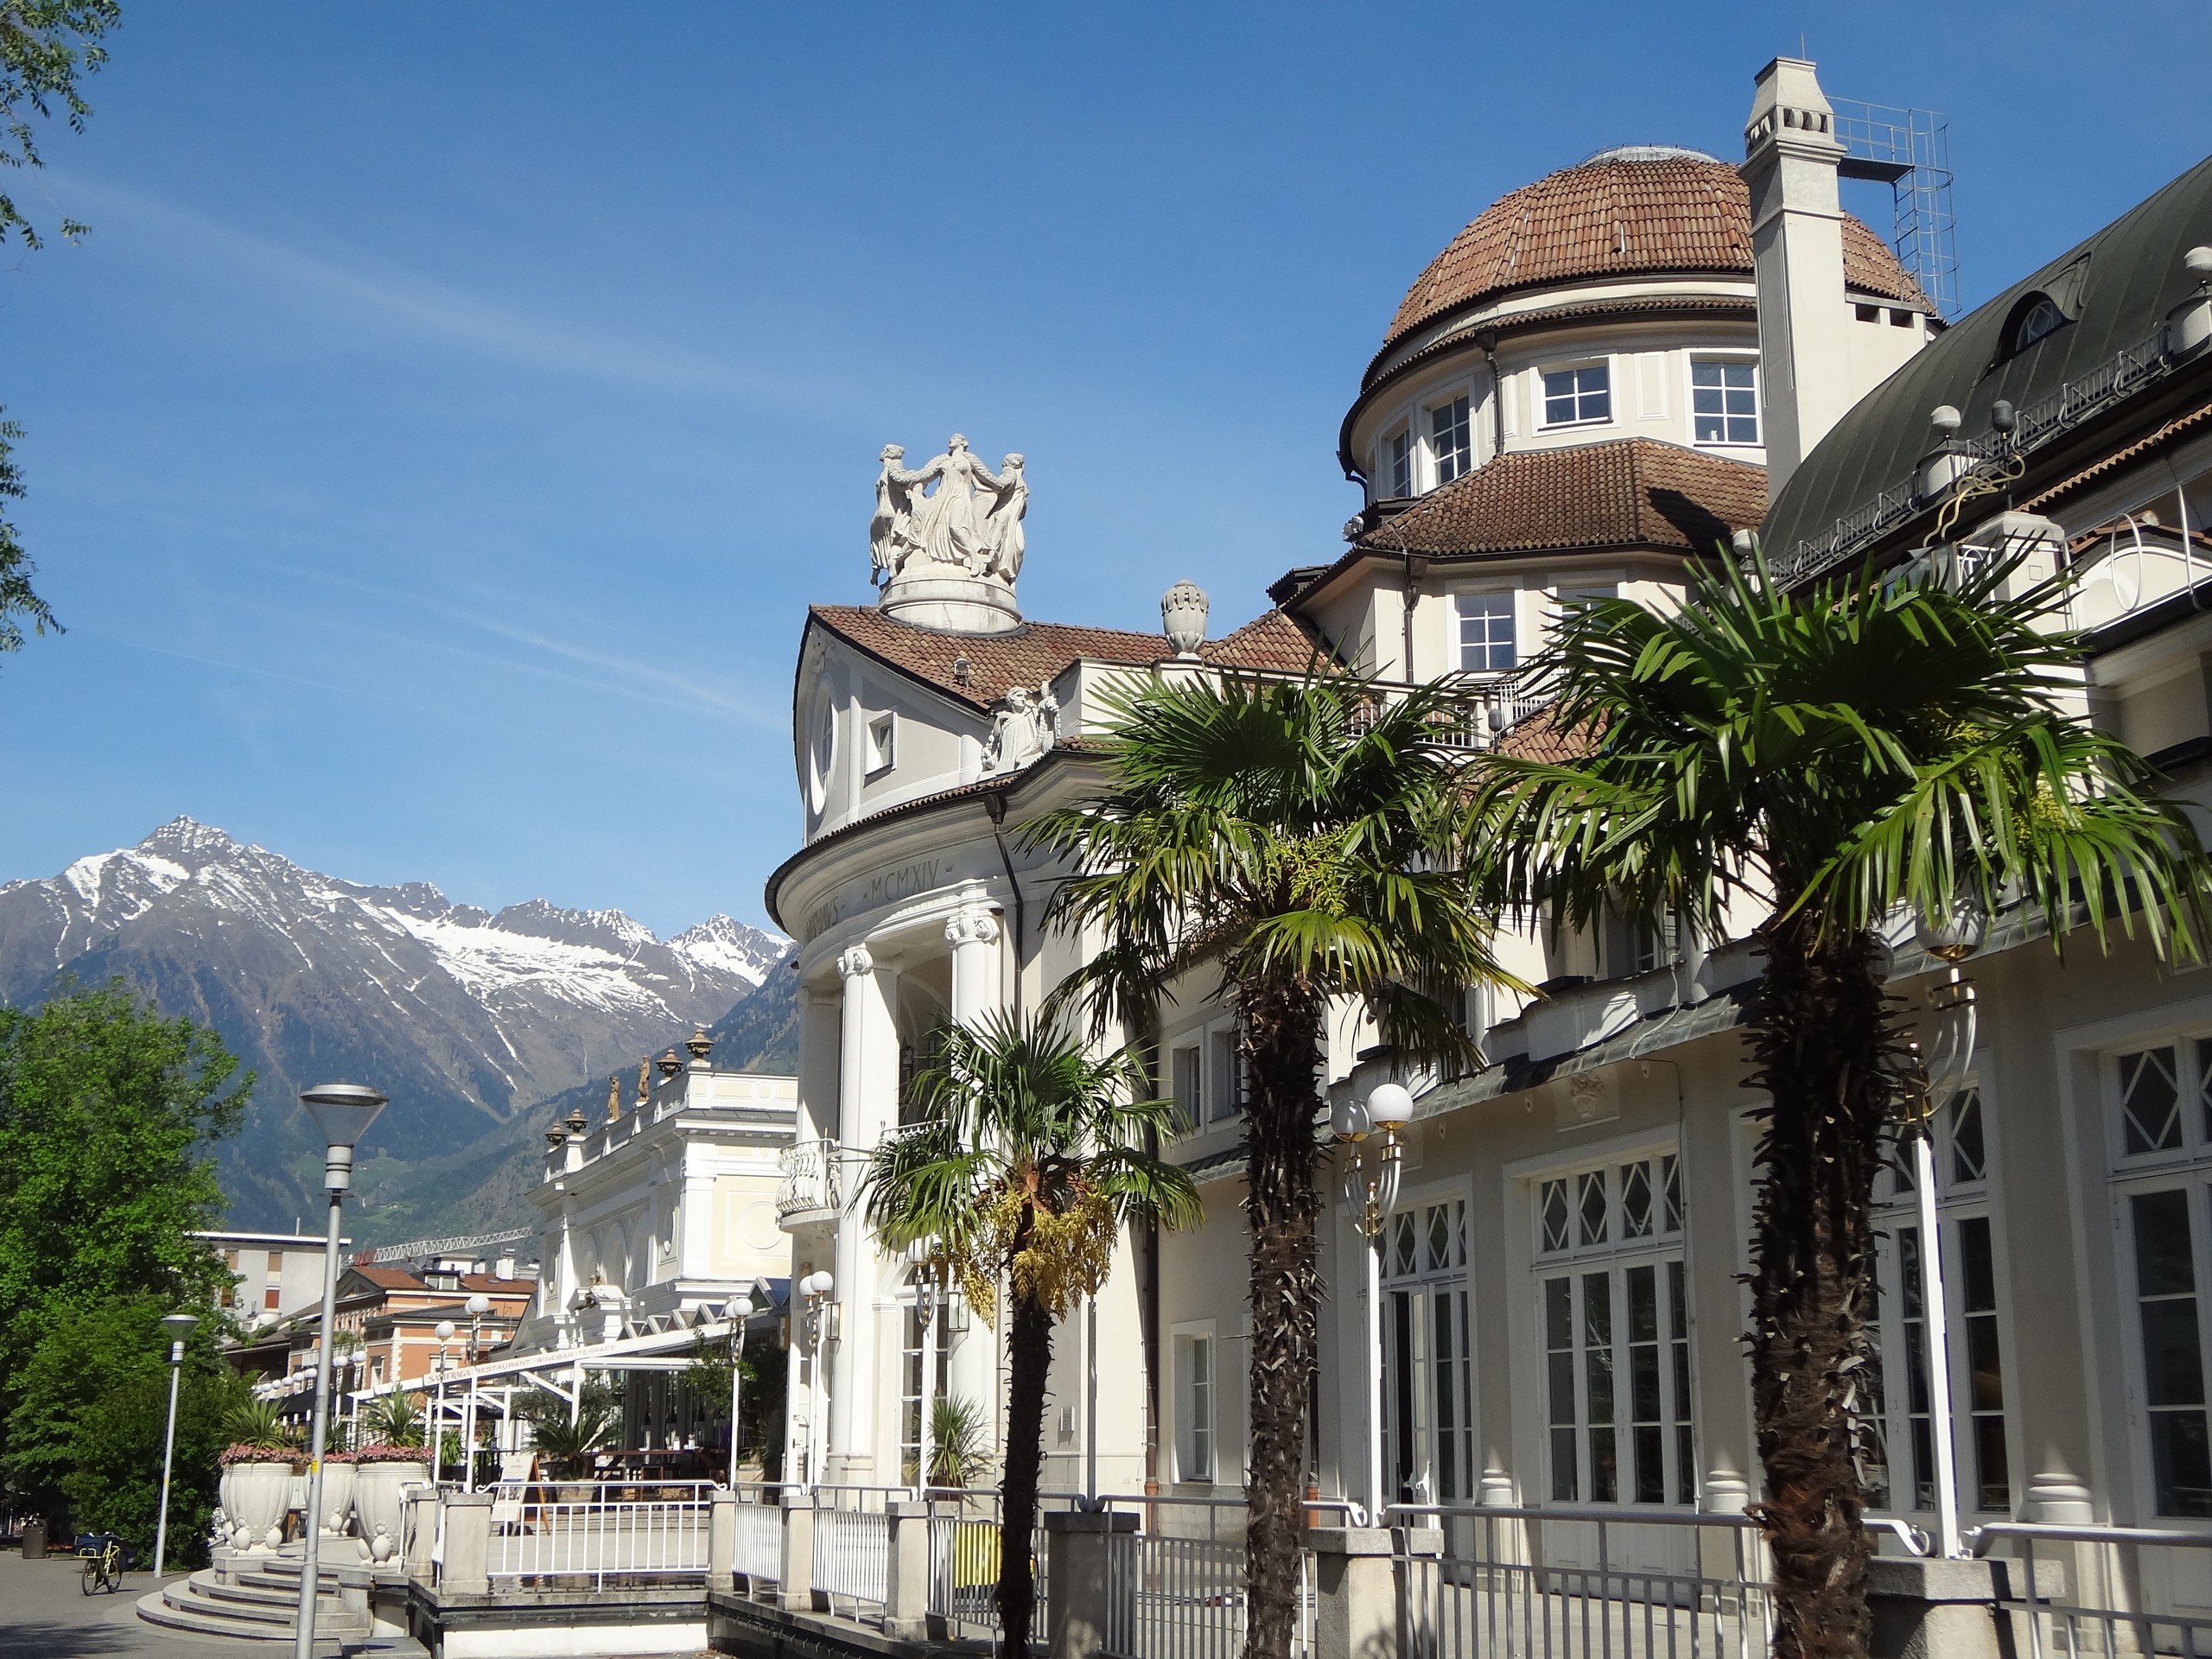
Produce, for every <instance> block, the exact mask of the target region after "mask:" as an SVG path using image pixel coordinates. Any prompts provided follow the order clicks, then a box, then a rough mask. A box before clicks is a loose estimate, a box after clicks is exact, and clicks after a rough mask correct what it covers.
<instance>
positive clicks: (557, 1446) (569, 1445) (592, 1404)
mask: <svg viewBox="0 0 2212 1659" xmlns="http://www.w3.org/2000/svg"><path fill="white" fill-rule="evenodd" d="M615 1423H616V1415H615V1410H614V1408H613V1406H612V1405H610V1404H609V1403H607V1402H606V1401H604V1400H595V1399H593V1398H591V1397H590V1396H589V1395H587V1396H586V1397H585V1398H584V1400H583V1401H582V1402H581V1403H580V1404H579V1405H578V1406H577V1408H576V1409H575V1412H574V1414H569V1413H566V1412H563V1411H561V1410H558V1409H555V1410H551V1411H548V1412H545V1413H543V1414H540V1415H538V1416H537V1417H536V1418H535V1419H534V1420H533V1421H531V1443H532V1444H533V1445H534V1446H536V1447H537V1455H538V1459H539V1460H540V1461H541V1462H542V1463H543V1465H544V1467H545V1472H546V1474H547V1475H548V1476H549V1477H550V1478H552V1479H553V1480H554V1481H556V1482H557V1483H559V1484H560V1501H561V1502H562V1503H589V1502H590V1501H591V1497H592V1494H593V1492H594V1490H595V1488H594V1484H593V1482H592V1478H591V1477H592V1469H593V1465H594V1464H595V1463H596V1462H597V1461H598V1457H599V1453H600V1452H601V1451H603V1450H605V1449H606V1448H607V1446H611V1445H613V1442H614V1430H615Z"/></svg>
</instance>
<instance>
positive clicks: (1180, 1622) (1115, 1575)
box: [1098, 1494, 1349, 1659]
mask: <svg viewBox="0 0 2212 1659" xmlns="http://www.w3.org/2000/svg"><path fill="white" fill-rule="evenodd" d="M1098 1501H1099V1503H1101V1504H1102V1505H1104V1506H1105V1507H1107V1508H1109V1509H1110V1508H1113V1507H1115V1506H1116V1505H1118V1506H1121V1507H1122V1508H1124V1509H1129V1510H1135V1512H1136V1513H1137V1514H1138V1516H1140V1517H1141V1525H1142V1528H1143V1530H1141V1531H1138V1532H1134V1533H1127V1532H1124V1533H1114V1534H1111V1535H1109V1541H1108V1547H1107V1558H1106V1560H1107V1567H1106V1572H1107V1588H1108V1597H1107V1610H1106V1633H1105V1634H1106V1639H1105V1643H1104V1646H1103V1652H1104V1653H1105V1654H1106V1655H1107V1656H1109V1659H1236V1656H1237V1655H1238V1654H1240V1653H1242V1652H1243V1647H1244V1627H1245V1609H1246V1605H1247V1599H1246V1595H1245V1587H1244V1586H1245V1547H1244V1536H1243V1533H1244V1526H1243V1522H1244V1516H1245V1514H1246V1512H1247V1510H1246V1503H1245V1500H1244V1499H1243V1498H1242V1497H1164V1496H1161V1495H1159V1494H1147V1495H1145V1496H1142V1497H1138V1496H1135V1495H1117V1496H1114V1497H1102V1498H1101V1499H1099V1500H1098ZM1319 1507H1322V1508H1325V1509H1329V1510H1335V1509H1340V1508H1348V1507H1349V1506H1348V1505H1344V1504H1341V1503H1328V1504H1326V1505H1322V1506H1319ZM1178 1510H1181V1511H1195V1512H1196V1515H1195V1516H1192V1515H1188V1514H1186V1515H1185V1516H1182V1517H1181V1518H1171V1517H1173V1516H1174V1512H1175V1511H1178ZM1224 1522H1225V1523H1226V1524H1224ZM1297 1594H1298V1607H1297V1615H1298V1617H1297V1624H1296V1626H1295V1628H1294V1630H1293V1633H1292V1637H1291V1652H1292V1654H1293V1656H1294V1659H1310V1656H1311V1655H1312V1653H1313V1615H1314V1592H1313V1552H1312V1551H1311V1550H1300V1552H1299V1557H1298V1592H1297Z"/></svg>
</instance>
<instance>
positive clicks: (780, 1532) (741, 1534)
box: [731, 1503, 784, 1585]
mask: <svg viewBox="0 0 2212 1659" xmlns="http://www.w3.org/2000/svg"><path fill="white" fill-rule="evenodd" d="M731 1565H732V1566H733V1567H734V1568H735V1569H736V1570H737V1571H738V1572H740V1573H743V1574H744V1575H745V1576H746V1577H747V1579H748V1580H751V1581H752V1582H753V1583H754V1584H756V1585H757V1584H764V1583H765V1584H779V1583H781V1582H782V1580H783V1576H784V1512H783V1510H782V1508H781V1507H780V1506H776V1507H772V1506H770V1505H768V1504H766V1503H739V1504H738V1505H737V1547H736V1559H735V1560H734V1561H732V1563H731Z"/></svg>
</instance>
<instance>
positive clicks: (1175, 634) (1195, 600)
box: [1160, 582, 1212, 657]
mask: <svg viewBox="0 0 2212 1659" xmlns="http://www.w3.org/2000/svg"><path fill="white" fill-rule="evenodd" d="M1211 608H1212V607H1211V605H1210V604H1209V603H1208V601H1207V599H1206V594H1205V588H1201V587H1199V586H1198V583H1197V582H1177V583H1176V584H1175V585H1174V586H1173V588H1169V589H1168V590H1167V592H1166V594H1163V595H1162V596H1161V598H1160V632H1163V633H1165V634H1166V636H1167V643H1168V644H1169V645H1173V646H1174V647H1175V654H1176V655H1177V656H1178V657H1195V656H1197V655H1198V647H1199V646H1200V645H1204V644H1205V638H1206V613H1207V612H1208V611H1209V610H1210V609H1211Z"/></svg>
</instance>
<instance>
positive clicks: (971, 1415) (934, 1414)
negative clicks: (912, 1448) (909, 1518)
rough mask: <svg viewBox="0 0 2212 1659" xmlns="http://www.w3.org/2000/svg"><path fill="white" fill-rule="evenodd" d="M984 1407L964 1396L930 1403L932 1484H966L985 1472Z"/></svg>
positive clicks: (952, 1396) (948, 1396)
mask: <svg viewBox="0 0 2212 1659" xmlns="http://www.w3.org/2000/svg"><path fill="white" fill-rule="evenodd" d="M983 1464H984V1445H983V1408H982V1406H981V1405H979V1404H978V1403H977V1402H975V1401H973V1400H970V1399H969V1398H967V1397H966V1396H965V1395H957V1394H940V1395H938V1396H937V1398H936V1399H934V1400H932V1401H931V1402H930V1484H931V1485H932V1486H965V1485H966V1484H968V1483H969V1481H971V1480H973V1479H974V1478H976V1476H977V1475H978V1474H980V1473H981V1472H982V1468H983Z"/></svg>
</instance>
